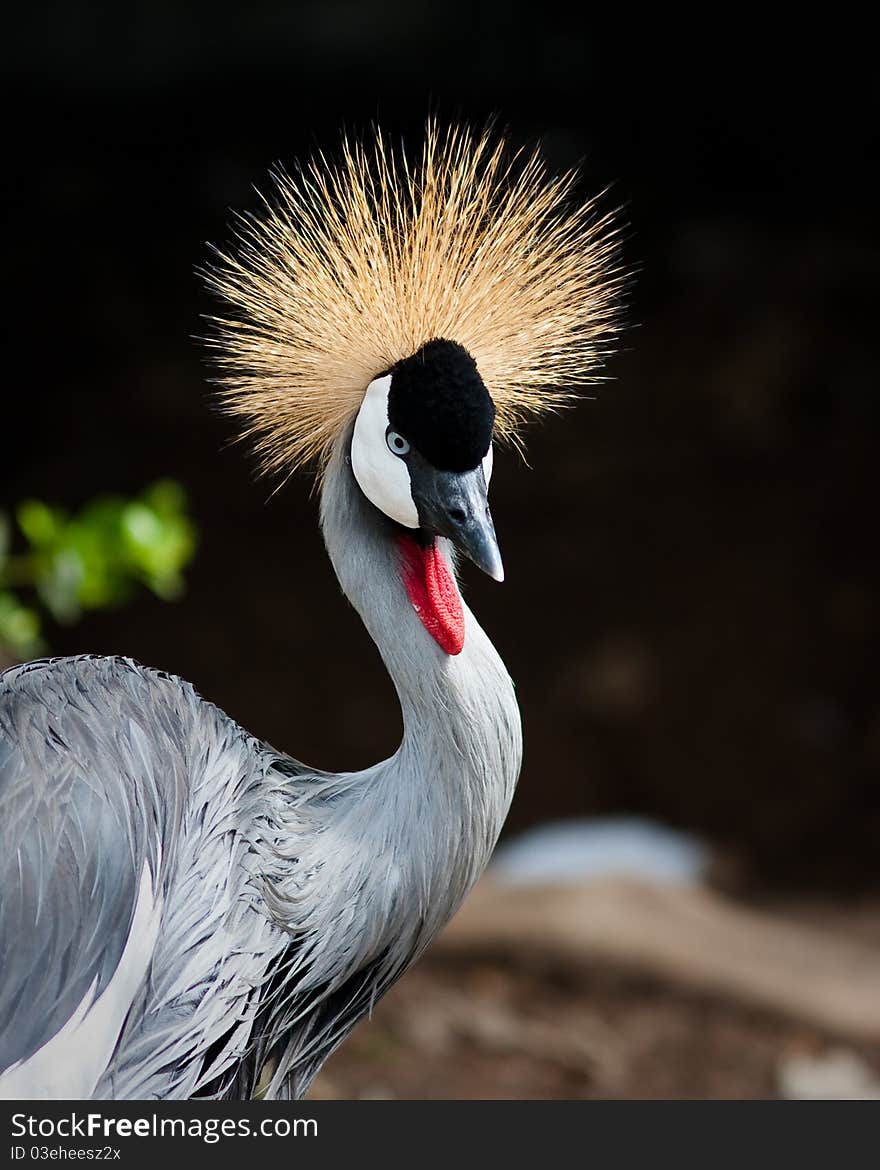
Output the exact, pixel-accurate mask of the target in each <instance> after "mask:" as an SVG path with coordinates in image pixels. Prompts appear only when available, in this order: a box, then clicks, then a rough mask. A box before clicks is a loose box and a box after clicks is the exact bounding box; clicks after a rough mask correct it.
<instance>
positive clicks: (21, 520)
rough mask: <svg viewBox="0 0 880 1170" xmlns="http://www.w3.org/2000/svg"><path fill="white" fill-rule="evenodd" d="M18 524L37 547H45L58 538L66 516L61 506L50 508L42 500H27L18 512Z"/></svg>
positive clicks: (20, 505) (19, 507)
mask: <svg viewBox="0 0 880 1170" xmlns="http://www.w3.org/2000/svg"><path fill="white" fill-rule="evenodd" d="M16 519H17V520H18V526H19V528H20V529H21V530H22V532H23V533H24V535H25V537H26V538H27V539H28V541H30V543H31V544H32V545H33V546H34V547H35V548H45V547H46V546H47V545H49V544H51V543H52V542H53V541H54V540H56V539H57V537H58V534H59V532H60V531H61V529H62V527H63V525H64V521H65V516H64V513H63V512H62V511H61V510H60V508H50V507H49V506H48V504H43V503H41V501H40V500H25V501H24V503H22V504H19V506H18V510H17V512H16Z"/></svg>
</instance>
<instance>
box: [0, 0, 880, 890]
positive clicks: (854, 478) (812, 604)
mask: <svg viewBox="0 0 880 1170" xmlns="http://www.w3.org/2000/svg"><path fill="white" fill-rule="evenodd" d="M832 16H833V18H834V19H835V21H837V22H838V23H837V25H836V27H835V28H833V29H829V28H827V27H824V26H820V25H819V24H818V23H817V24H816V25H814V26H812V27H810V26H809V25H807V24H805V23H804V17H803V15H801V16H800V17H799V18H798V23H797V26H794V25H791V26H789V27H783V26H780V27H777V28H771V27H770V26H769V20H770V16H769V12H768V11H765V12H764V14H763V15H762V16H760V17H756V16H754V15H749V14H748V13H747V12H746V11H744V10H742V9H740V8H728V9H724V8H721V9H715V10H712V14H711V19H710V16H709V15H708V10H704V15H702V16H697V15H694V16H692V17H690V18H687V19H685V18H677V19H676V18H669V17H667V16H664V17H663V18H662V19H660V18H657V17H655V18H652V21H651V23H650V24H648V23H645V20H644V18H643V17H641V16H639V15H638V14H637V13H636V12H635V11H629V10H628V11H627V12H626V14H625V16H621V17H619V18H618V17H616V16H614V14H613V13H610V12H604V11H599V10H598V9H595V8H591V7H589V6H584V7H581V8H580V9H578V10H575V9H572V8H569V7H568V6H565V7H562V6H555V5H553V4H542V5H540V6H538V5H534V6H529V5H524V4H517V3H510V2H507V3H500V2H498V0H493V2H483V3H463V2H462V0H450V2H447V3H445V4H442V5H439V4H438V5H426V4H419V3H415V4H414V3H403V2H401V0H386V2H385V3H383V4H377V3H355V2H338V0H322V2H320V3H319V2H314V3H307V4H300V5H296V4H285V3H281V2H279V0H255V2H252V3H249V4H247V5H244V4H242V5H237V6H236V5H230V4H228V3H223V2H222V0H215V2H214V3H211V4H206V3H202V4H190V5H181V4H179V3H171V2H169V0H150V2H144V0H136V2H130V3H128V4H125V5H109V4H107V5H101V4H92V5H87V4H85V3H81V2H77V0H68V2H66V3H57V4H54V5H47V6H41V7H32V8H30V9H28V10H26V11H22V12H20V13H19V14H18V15H17V16H16V17H14V18H8V20H7V28H6V43H7V48H6V54H5V64H4V79H3V88H4V91H5V100H4V108H5V114H6V117H5V119H4V121H5V136H4V137H5V151H4V155H5V160H6V164H7V165H6V167H5V179H4V189H5V194H6V197H7V203H8V207H9V212H10V213H9V217H8V221H7V226H6V231H5V233H4V237H3V243H4V264H3V274H4V284H5V291H6V294H7V300H8V303H7V307H6V309H5V312H4V317H5V320H6V323H7V326H8V327H9V342H8V350H7V357H6V359H5V374H6V376H5V378H4V381H5V385H6V390H5V394H4V406H3V415H2V418H3V422H2V437H3V476H2V482H0V506H11V505H12V504H13V503H14V502H15V501H16V500H19V499H22V498H24V497H27V496H30V495H37V496H39V497H41V498H45V499H48V500H52V501H56V502H58V503H63V504H66V505H68V506H70V507H74V506H77V505H79V504H80V503H82V502H83V501H84V500H86V499H87V498H88V497H90V496H92V495H94V494H96V493H99V492H102V491H107V490H113V491H122V492H135V491H137V490H138V489H139V488H140V487H141V486H142V485H143V484H144V483H147V482H149V481H151V480H153V479H156V478H157V477H159V476H171V477H174V478H176V479H178V480H180V481H181V482H182V483H183V484H184V485H185V486H186V488H187V489H188V491H189V493H190V497H191V500H192V508H193V512H194V515H195V518H196V520H197V522H198V524H199V526H200V530H201V544H200V550H199V555H198V558H197V561H196V563H195V565H194V568H193V569H192V571H191V573H190V575H189V588H188V593H187V596H186V598H185V599H184V600H183V601H182V602H181V603H179V604H178V605H176V606H165V605H162V604H161V603H159V602H158V601H156V600H155V599H153V598H151V597H149V596H148V595H144V596H143V597H142V598H140V599H139V600H138V601H137V603H136V604H135V605H134V606H131V607H128V608H126V609H124V610H120V611H118V612H116V613H109V614H107V613H102V614H96V615H93V616H91V617H89V618H88V619H87V620H86V621H85V622H83V623H82V624H80V625H77V626H75V627H72V628H69V629H62V628H51V629H50V630H49V636H50V640H51V644H52V648H53V650H55V651H57V652H59V653H69V652H76V651H85V650H89V651H100V652H114V653H115V652H121V653H126V654H130V655H133V656H134V657H136V658H138V659H141V660H143V661H145V662H148V663H150V664H153V665H156V666H160V667H164V668H167V669H169V670H173V671H175V672H177V673H180V674H182V675H184V676H185V677H187V678H189V679H191V680H192V681H193V682H194V683H195V684H196V685H197V687H198V688H199V689H200V691H201V692H202V693H203V694H204V695H206V696H207V697H209V698H210V699H212V700H214V701H215V702H216V703H218V704H219V705H220V706H222V707H223V708H225V709H226V710H228V711H229V712H230V713H232V714H233V715H234V716H235V717H236V718H238V719H239V720H240V721H241V722H242V723H243V724H244V725H245V726H247V727H248V728H249V729H251V730H252V731H253V732H255V733H257V734H259V735H261V736H263V737H265V738H267V739H268V740H270V741H272V742H274V743H275V744H277V745H278V746H283V747H284V748H286V749H288V750H290V751H291V752H293V753H294V754H296V755H298V756H300V757H301V758H304V759H306V760H308V761H310V762H314V763H316V764H319V765H321V766H324V767H327V768H332V769H345V768H355V767H358V766H362V765H364V764H366V763H368V762H372V761H374V760H375V759H377V758H379V757H380V756H381V755H382V754H387V753H388V752H390V751H391V750H393V748H394V747H395V746H396V742H397V737H398V735H399V730H400V729H399V720H398V715H397V710H396V703H395V700H394V695H393V691H392V689H391V687H390V685H389V683H388V682H387V680H386V678H385V676H384V674H383V671H382V669H381V667H380V663H379V661H378V657H377V655H376V654H375V652H374V650H373V648H372V646H371V644H370V642H369V639H368V637H367V635H366V634H365V632H364V631H363V629H362V627H361V625H360V623H359V621H358V620H357V618H356V616H355V615H354V613H353V612H352V611H351V610H350V609H348V608H347V607H346V606H345V605H344V604H343V602H342V600H341V598H340V597H339V596H338V593H337V590H336V589H335V587H334V586H333V585H332V582H331V576H330V570H329V567H328V564H327V563H326V560H325V558H324V555H323V551H322V547H321V542H320V537H319V534H318V530H317V525H316V522H315V521H316V507H315V501H314V499H313V498H311V497H310V492H309V483H308V480H307V479H306V478H305V477H302V476H301V477H298V478H296V479H295V480H293V481H292V482H291V483H290V484H289V485H288V486H287V487H286V488H285V489H284V490H283V491H282V492H281V493H279V494H278V495H276V496H273V497H271V498H269V492H270V485H267V484H266V483H259V482H256V481H255V479H254V475H253V470H254V468H253V462H252V461H251V460H249V459H248V458H247V457H246V454H245V452H244V451H243V450H241V449H239V448H236V447H235V446H232V447H230V445H229V444H230V440H231V438H232V431H231V428H230V425H229V423H228V422H227V421H226V420H224V419H223V418H221V417H219V416H218V415H217V413H216V411H215V410H214V409H213V407H212V404H211V401H210V397H209V393H208V390H207V388H206V383H205V374H206V371H205V367H204V364H203V354H202V351H201V349H200V346H199V345H198V344H197V342H195V341H194V340H193V337H194V335H197V334H198V333H199V332H200V330H201V329H202V325H201V323H200V314H201V313H202V312H204V311H206V310H207V309H208V307H209V306H208V303H207V301H206V299H205V297H204V294H203V292H202V290H201V288H200V284H199V281H198V279H197V278H196V276H195V275H194V271H193V270H194V266H195V265H197V264H199V263H200V262H202V261H204V259H205V257H206V246H205V241H208V240H221V239H224V238H225V237H226V236H227V234H228V233H227V226H226V225H227V223H228V219H229V209H230V208H242V207H248V206H251V205H252V204H253V202H254V195H253V191H252V184H255V183H256V184H257V185H265V174H266V170H267V168H268V167H269V166H270V165H271V164H272V163H273V162H275V161H276V160H283V161H287V162H290V161H292V160H293V159H295V158H296V157H297V156H300V155H302V154H303V153H304V152H307V151H308V150H309V149H310V148H311V147H312V146H313V145H316V144H318V145H328V144H329V145H330V146H332V145H333V144H335V142H336V141H337V140H338V131H339V128H340V126H341V125H342V124H345V125H347V126H350V127H358V126H363V125H365V124H366V123H368V122H369V121H370V120H371V119H372V118H374V117H376V116H378V117H379V118H380V120H381V121H382V123H383V124H384V125H385V126H386V127H387V128H388V129H389V130H391V131H392V132H394V133H401V134H403V135H404V136H405V137H406V138H407V139H409V140H411V141H413V142H416V141H417V139H418V136H419V132H420V128H421V126H422V125H423V122H424V117H425V114H426V112H427V111H428V110H429V109H431V108H433V109H436V110H438V111H440V112H441V113H443V114H448V115H460V116H463V117H465V118H468V119H471V120H474V121H476V122H478V123H481V122H483V121H484V120H485V118H486V117H487V116H489V115H491V114H493V113H497V114H498V115H499V117H500V119H501V121H502V122H503V123H505V124H507V125H508V126H509V127H510V131H511V134H512V136H513V137H514V139H516V140H518V141H519V140H531V139H535V138H540V139H541V140H542V141H543V143H544V147H545V151H546V153H547V155H548V157H549V159H550V161H551V163H552V164H553V165H554V166H555V167H559V168H564V167H568V166H570V165H572V164H573V163H576V162H578V161H579V160H580V161H581V162H582V165H583V176H584V178H583V184H584V192H585V193H591V192H594V191H597V190H599V189H602V188H605V187H607V186H609V185H612V190H611V192H610V194H609V196H607V199H606V205H607V206H609V207H610V206H613V205H615V204H622V205H624V206H625V216H626V219H627V221H628V224H629V233H628V240H627V244H626V261H627V263H628V264H629V265H630V266H631V267H633V268H634V269H635V268H637V269H638V270H639V275H638V279H637V281H636V283H635V285H634V289H633V293H632V297H631V302H630V306H629V310H628V315H629V318H630V321H631V323H632V326H633V327H632V328H631V329H630V330H629V331H628V332H627V334H626V337H625V340H624V348H623V351H622V352H621V353H620V354H619V356H617V357H616V358H614V360H613V361H612V362H611V363H610V366H609V370H608V372H609V374H610V375H611V376H612V378H613V380H612V381H611V382H610V383H609V384H607V385H605V386H603V387H601V388H600V389H599V390H598V391H597V395H598V396H597V399H596V400H595V401H588V402H585V403H583V405H582V406H580V407H579V408H578V409H577V411H576V412H574V413H573V414H571V415H569V416H568V417H566V418H565V419H564V420H561V421H560V420H557V421H550V422H548V423H547V424H546V425H544V426H542V427H539V428H534V429H533V431H532V433H531V434H530V436H529V439H530V446H529V462H530V466H529V467H526V466H524V465H523V464H522V463H521V462H519V461H518V460H517V459H516V458H515V457H514V456H513V455H505V456H503V457H500V458H498V459H497V460H496V469H497V470H496V478H495V481H494V482H493V510H494V513H495V517H496V524H497V527H498V530H499V534H500V537H501V542H502V548H503V552H504V556H505V562H506V567H507V573H508V580H507V583H506V584H505V585H504V587H503V588H498V587H497V586H495V585H493V584H492V583H491V582H488V581H485V580H479V579H477V577H476V574H475V573H470V572H469V573H468V574H467V581H466V589H467V593H468V596H469V599H470V601H471V604H472V605H473V607H474V608H475V609H476V611H477V613H478V614H479V617H480V620H481V621H482V623H483V624H484V626H485V627H486V628H487V630H488V631H489V633H490V635H491V636H492V637H493V639H494V640H495V642H496V644H497V646H498V647H499V649H500V651H501V653H502V655H503V657H504V658H505V660H506V662H507V664H508V666H509V668H510V670H511V673H512V674H513V676H514V678H515V679H516V681H517V684H518V688H519V696H520V701H521V706H522V711H523V717H524V724H525V742H526V754H525V764H524V770H523V776H522V782H521V788H520V792H519V795H518V798H517V800H516V802H515V805H514V809H513V812H512V814H511V818H510V821H509V827H510V828H511V829H515V828H521V827H523V826H524V825H526V824H529V823H532V822H535V821H539V820H545V819H548V818H553V817H558V816H567V815H573V814H577V815H585V814H590V813H596V812H609V811H624V812H641V813H647V814H650V815H652V816H655V817H657V818H659V819H661V820H664V821H667V822H669V823H671V824H674V825H678V826H683V827H689V828H691V829H696V830H697V831H699V832H700V833H701V834H702V835H704V836H705V837H706V838H707V839H708V840H710V841H711V842H713V843H714V844H715V845H716V846H717V847H719V848H720V849H721V850H722V851H723V852H724V853H725V854H726V855H727V856H728V857H729V858H730V859H731V860H732V862H733V863H734V870H735V871H736V872H737V873H738V874H740V876H741V877H742V878H743V880H744V881H755V882H758V883H764V884H765V885H766V884H768V883H769V884H775V885H776V886H777V887H780V888H781V887H783V886H790V885H792V884H796V885H798V886H800V887H802V888H805V887H806V886H812V887H818V888H822V889H823V890H831V889H836V888H839V887H842V886H849V887H852V886H853V885H856V886H859V887H863V888H864V887H868V886H871V885H876V883H877V875H878V861H877V859H878V856H880V796H878V791H880V785H878V765H880V689H878V685H877V664H878V661H880V601H878V594H877V584H878V568H880V564H878V561H880V556H878V544H877V536H876V521H875V513H876V509H877V502H878V472H877V463H878V455H880V447H878V435H880V396H878V374H880V358H878V353H877V329H876V324H875V322H876V316H877V298H876V287H877V281H878V276H880V242H878V233H877V211H878V204H877V185H876V177H877V170H876V158H877V145H878V143H877V132H876V127H877V104H876V62H875V60H874V57H873V49H871V48H870V47H869V43H870V38H869V37H868V34H867V31H866V29H864V28H860V27H858V25H855V24H853V23H851V22H849V21H848V20H847V19H846V18H845V16H844V14H842V13H837V14H832ZM830 18H831V17H829V19H830ZM9 21H11V22H12V23H9Z"/></svg>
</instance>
